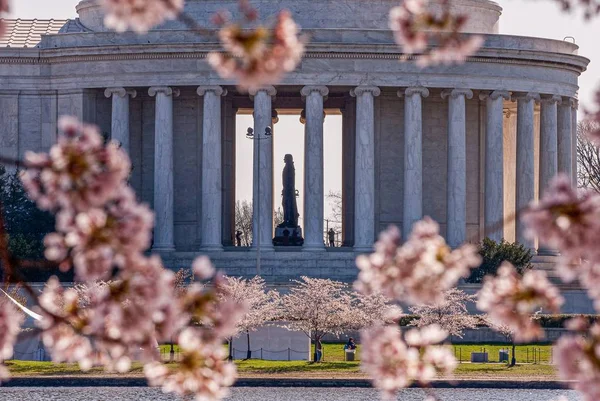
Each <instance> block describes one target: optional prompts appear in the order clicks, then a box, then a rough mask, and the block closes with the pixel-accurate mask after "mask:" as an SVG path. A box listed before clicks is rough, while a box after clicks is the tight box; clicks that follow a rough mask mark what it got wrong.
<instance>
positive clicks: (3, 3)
mask: <svg viewBox="0 0 600 401" xmlns="http://www.w3.org/2000/svg"><path fill="white" fill-rule="evenodd" d="M8 12H10V6H9V4H8V0H0V37H2V36H4V35H5V34H6V23H5V22H4V21H3V20H2V19H1V18H4V15H3V14H6V13H8ZM0 378H1V376H0Z"/></svg>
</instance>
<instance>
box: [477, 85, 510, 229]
mask: <svg viewBox="0 0 600 401" xmlns="http://www.w3.org/2000/svg"><path fill="white" fill-rule="evenodd" d="M479 98H480V99H481V100H485V101H486V110H487V117H486V123H485V202H484V204H485V206H484V224H485V235H486V236H487V237H489V238H490V239H492V240H494V241H500V240H501V239H502V237H504V228H503V221H504V132H503V129H504V128H503V119H504V110H503V109H504V100H509V99H510V93H509V92H507V91H502V90H497V91H493V92H491V93H487V94H484V93H482V94H480V95H479Z"/></svg>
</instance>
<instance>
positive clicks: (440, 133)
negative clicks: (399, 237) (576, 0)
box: [0, 0, 589, 283]
mask: <svg viewBox="0 0 600 401" xmlns="http://www.w3.org/2000/svg"><path fill="white" fill-rule="evenodd" d="M251 3H252V5H253V6H255V7H257V8H258V10H259V12H260V14H261V16H262V18H263V19H268V18H272V17H273V16H274V15H275V13H276V12H277V11H279V10H280V9H284V8H286V9H289V10H290V11H291V12H292V15H293V17H294V19H295V20H296V21H297V22H298V24H299V25H300V26H301V27H302V29H303V32H304V33H305V34H306V35H307V37H308V38H309V43H308V45H307V53H306V55H305V57H304V59H303V60H302V62H301V64H300V65H299V66H298V68H297V69H296V70H295V71H294V72H292V73H290V74H288V75H287V76H285V78H284V80H283V81H282V82H281V83H280V84H278V85H277V86H275V87H266V88H262V89H260V90H256V91H252V92H250V93H243V92H241V91H239V90H238V89H236V85H235V83H234V82H231V81H226V80H223V79H221V78H220V77H219V76H218V74H217V73H216V72H214V71H213V70H212V69H211V68H210V66H209V65H208V63H207V62H206V56H207V54H208V53H209V52H210V51H214V50H218V49H219V43H218V39H217V36H216V35H215V34H213V35H208V36H206V35H205V36H199V35H197V34H195V33H194V32H191V31H189V30H188V29H186V27H185V26H184V25H182V24H181V23H179V22H173V21H171V22H169V23H166V24H165V25H163V26H160V27H158V28H156V29H154V30H152V31H150V32H149V33H148V34H146V35H141V36H140V35H136V34H134V33H125V34H119V33H115V32H112V31H109V30H108V29H106V28H105V27H104V26H103V16H102V12H101V9H100V7H99V6H98V5H97V4H95V2H94V1H92V0H83V1H81V2H80V3H79V4H78V5H77V13H78V18H75V19H72V20H60V21H58V20H42V19H40V20H10V21H8V35H7V36H6V37H4V38H3V39H1V41H0V46H1V48H0V121H1V124H0V143H1V147H0V151H1V152H2V155H4V156H10V157H15V158H21V157H23V155H24V152H25V151H27V150H37V151H40V150H44V149H48V148H49V146H51V145H52V144H53V143H54V142H55V140H56V135H57V117H58V116H60V115H63V114H69V115H75V116H77V117H79V118H81V119H83V120H85V121H87V122H91V123H95V124H97V125H99V126H100V127H101V130H102V131H103V132H105V133H106V135H107V136H110V137H111V138H113V139H115V140H117V141H119V142H120V143H121V144H122V146H123V147H124V148H125V149H127V150H128V152H129V154H130V155H131V158H132V162H133V171H132V176H131V184H132V185H133V187H134V188H135V189H136V191H137V193H138V194H139V196H140V197H141V198H142V199H143V200H144V201H146V202H148V203H150V204H151V206H152V207H153V208H154V210H155V211H156V228H155V232H154V240H153V248H154V250H155V251H157V252H160V254H161V255H162V256H163V258H164V260H165V263H166V264H167V265H168V266H170V267H173V268H178V267H183V266H186V265H187V266H189V264H190V263H191V261H192V260H193V258H194V257H195V256H196V255H198V254H200V253H206V254H208V255H209V256H210V257H211V258H212V260H213V261H214V262H215V264H216V265H217V267H218V268H221V269H223V270H225V271H226V272H227V273H228V274H231V275H244V276H250V275H254V274H256V273H257V272H260V274H261V275H262V276H264V277H265V278H266V279H267V280H268V281H269V282H271V283H284V282H287V281H288V280H289V279H291V278H295V277H298V276H300V275H303V274H305V275H309V276H314V277H329V278H332V279H337V280H344V281H350V280H353V279H354V277H355V275H356V273H357V269H356V266H355V264H354V258H355V257H356V255H357V254H359V253H361V252H365V251H368V250H369V249H371V248H372V244H373V241H374V240H375V239H376V237H377V234H378V232H379V231H381V230H382V229H384V228H386V227H387V226H388V225H390V224H396V225H398V226H399V227H401V228H402V231H403V234H406V233H407V232H409V231H410V227H411V225H412V224H413V223H414V222H415V221H416V220H418V219H420V218H422V217H423V216H426V215H427V216H431V217H432V218H433V219H435V220H436V221H438V222H439V223H440V227H441V232H442V234H443V235H444V236H445V237H446V238H447V241H448V242H449V244H450V245H452V246H457V245H459V244H460V243H462V242H464V241H471V242H478V241H480V240H481V239H482V238H484V237H485V236H489V237H491V238H493V239H496V240H499V239H501V238H506V239H507V240H509V241H515V240H517V241H520V242H523V243H525V244H527V245H528V246H529V247H531V248H536V247H537V244H536V243H532V242H528V241H527V240H526V239H525V238H524V236H523V227H521V226H520V225H519V224H517V223H515V219H514V215H515V213H516V211H518V210H520V209H522V208H523V207H524V206H525V205H527V204H528V203H529V202H530V201H531V200H533V199H536V198H537V197H538V196H539V192H540V188H544V187H545V186H546V184H547V183H548V181H549V180H550V179H551V177H553V176H554V175H555V174H556V173H557V172H564V173H566V174H568V175H570V176H572V177H573V179H575V175H576V164H575V163H576V157H575V150H576V146H575V143H576V142H575V141H576V135H575V133H576V121H577V90H578V84H577V81H578V77H579V75H580V74H581V73H582V72H583V71H584V70H585V69H586V66H587V64H588V62H589V60H588V59H586V58H584V57H582V56H580V55H578V54H577V49H578V47H577V46H576V45H575V44H573V43H571V42H568V41H561V40H550V39H542V38H531V37H519V36H509V35H500V34H498V32H499V23H500V16H501V12H502V9H501V7H500V6H499V5H498V4H496V3H494V2H492V1H488V0H453V1H452V7H453V8H454V9H455V11H457V12H465V13H468V14H469V15H470V19H469V21H468V23H467V26H466V32H468V33H477V34H480V35H482V36H483V38H484V39H485V44H484V46H483V47H482V48H481V49H480V50H479V51H478V52H477V53H476V54H475V55H474V56H472V57H469V58H468V59H467V61H466V63H464V64H462V65H451V66H444V65H442V66H435V67H427V68H423V69H422V68H420V67H418V66H417V65H416V64H415V59H414V58H411V57H408V59H407V60H406V61H404V62H401V61H400V60H399V59H400V58H401V57H402V54H401V53H400V49H399V47H398V46H397V45H396V44H395V43H394V40H393V35H392V32H391V31H390V30H389V28H388V12H389V10H390V8H391V7H393V6H395V5H397V3H398V1H397V0H344V1H339V0H319V1H315V0H280V1H270V0H255V1H252V2H251ZM221 9H229V10H230V11H231V12H232V14H234V15H235V14H236V12H237V1H236V0H187V6H186V12H187V13H188V14H189V15H191V16H192V17H193V18H194V19H195V20H196V21H198V22H199V23H200V24H203V25H205V26H211V25H210V24H211V23H210V17H211V16H212V15H213V14H214V13H215V12H216V11H219V10H221ZM301 112H303V116H304V118H303V121H304V133H305V152H304V168H303V171H296V175H298V174H302V175H303V176H304V177H305V185H304V187H303V188H298V189H299V194H300V196H301V197H303V201H304V210H305V213H304V214H305V215H304V216H303V227H302V235H303V239H304V243H303V245H302V246H274V245H273V237H274V235H275V223H274V219H273V210H274V209H275V208H276V207H277V205H279V204H280V199H281V198H280V195H279V194H276V193H274V192H275V191H274V180H279V179H280V178H279V177H281V175H280V173H281V172H280V171H273V160H274V158H276V160H279V159H283V157H284V155H283V154H282V155H279V154H277V155H274V154H273V144H272V141H269V140H265V141H254V161H255V162H254V172H253V175H254V179H253V185H254V189H253V193H254V197H253V198H254V213H253V218H254V236H253V237H254V238H255V241H254V242H253V244H252V246H250V247H237V246H234V245H235V225H234V221H235V218H234V217H235V216H234V214H235V201H236V196H235V183H236V179H241V178H239V177H236V174H235V171H236V169H235V163H236V151H235V150H236V146H235V144H236V141H241V140H246V139H245V137H244V136H242V137H236V136H238V135H236V116H238V115H239V114H240V113H242V114H244V113H245V114H246V115H253V117H254V128H253V129H254V135H255V136H257V137H260V136H262V135H265V132H270V131H271V130H272V131H273V135H277V124H276V122H277V116H278V115H280V114H293V113H296V114H300V113H301ZM329 114H331V115H341V120H342V140H341V142H340V143H339V147H340V152H341V154H342V155H343V156H342V172H343V173H342V185H341V187H342V194H341V195H342V196H341V197H342V206H341V215H342V217H341V218H342V234H341V236H342V238H341V240H342V243H343V246H341V247H336V248H329V247H325V245H324V232H325V231H326V228H325V227H324V206H323V204H324V199H325V196H326V194H325V190H324V184H323V181H324V174H325V168H324V157H325V156H324V151H323V142H324V139H323V138H324V135H327V132H324V130H323V123H324V118H325V116H326V115H329ZM258 161H260V163H258ZM274 177H276V178H274ZM553 257H554V256H553V252H552V251H551V250H543V249H541V250H540V251H539V252H537V256H536V258H535V259H534V261H535V263H537V264H538V266H541V267H544V266H548V265H550V264H551V263H552V259H553Z"/></svg>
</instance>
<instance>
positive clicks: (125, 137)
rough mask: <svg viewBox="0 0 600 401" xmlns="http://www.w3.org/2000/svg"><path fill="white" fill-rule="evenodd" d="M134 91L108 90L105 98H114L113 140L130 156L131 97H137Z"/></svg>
mask: <svg viewBox="0 0 600 401" xmlns="http://www.w3.org/2000/svg"><path fill="white" fill-rule="evenodd" d="M136 95H137V92H136V91H135V90H134V89H130V90H127V89H125V88H108V89H106V90H105V91H104V96H106V97H107V98H108V97H110V98H112V121H111V133H110V136H111V139H113V140H115V141H117V142H119V143H120V144H121V147H122V148H123V149H124V150H125V151H126V152H127V153H128V154H129V152H130V150H131V149H130V146H129V97H132V98H134V97H136Z"/></svg>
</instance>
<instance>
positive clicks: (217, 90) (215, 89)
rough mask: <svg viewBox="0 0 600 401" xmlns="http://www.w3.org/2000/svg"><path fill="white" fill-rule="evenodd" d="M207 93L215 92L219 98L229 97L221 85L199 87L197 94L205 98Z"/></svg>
mask: <svg viewBox="0 0 600 401" xmlns="http://www.w3.org/2000/svg"><path fill="white" fill-rule="evenodd" d="M206 92H214V93H215V95H217V96H226V95H227V89H223V87H221V86H219V85H205V86H199V87H198V89H196V93H197V94H198V96H204V94H205V93H206Z"/></svg>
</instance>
